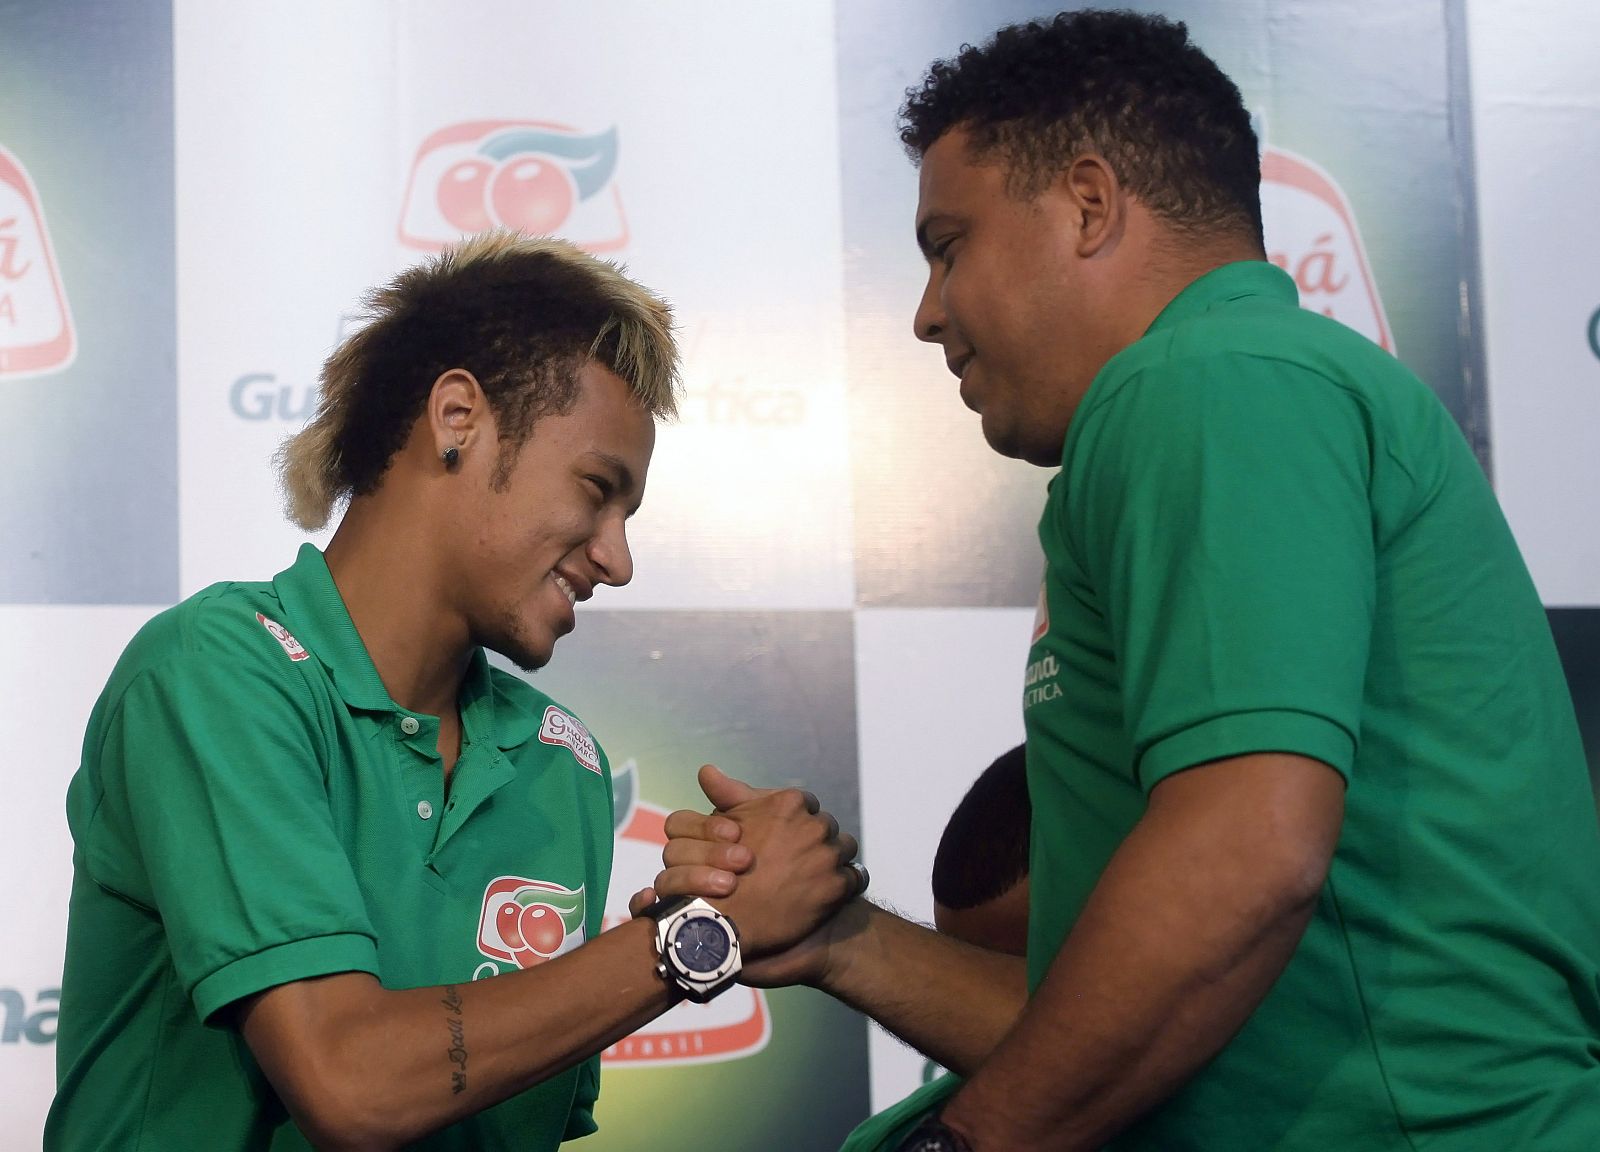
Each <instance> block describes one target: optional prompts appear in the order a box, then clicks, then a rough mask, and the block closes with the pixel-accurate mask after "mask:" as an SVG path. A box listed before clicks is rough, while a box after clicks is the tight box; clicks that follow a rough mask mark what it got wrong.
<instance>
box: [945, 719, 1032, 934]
mask: <svg viewBox="0 0 1600 1152" xmlns="http://www.w3.org/2000/svg"><path fill="white" fill-rule="evenodd" d="M1026 755H1027V754H1026V752H1025V750H1024V746H1023V745H1021V744H1018V745H1017V746H1016V747H1015V748H1012V749H1011V750H1010V751H1008V752H1003V753H1001V754H1000V756H998V757H996V759H995V761H994V763H992V764H990V765H989V766H988V767H987V768H985V769H984V770H983V772H982V773H981V774H980V775H979V776H978V778H977V779H976V780H974V781H973V782H972V787H971V788H969V789H967V794H966V795H965V796H963V797H962V798H961V803H959V804H957V805H956V810H955V812H953V813H952V814H951V816H950V821H949V823H947V824H946V825H945V826H944V835H943V836H941V837H940V838H939V847H938V850H937V851H936V852H935V853H934V856H933V898H934V899H935V900H937V901H938V902H939V903H940V904H943V905H944V906H945V907H946V908H953V909H957V910H959V909H965V908H975V907H977V906H978V905H979V904H983V903H985V902H987V901H989V900H993V899H995V898H996V897H997V896H1003V895H1004V894H1005V893H1006V892H1008V891H1010V890H1011V889H1012V888H1014V887H1015V886H1016V885H1017V884H1018V883H1020V882H1021V880H1022V878H1023V877H1024V876H1026V875H1027V874H1028V845H1029V842H1030V834H1029V833H1030V825H1031V823H1032V820H1033V805H1032V804H1031V803H1029V801H1028V771H1027V759H1026Z"/></svg>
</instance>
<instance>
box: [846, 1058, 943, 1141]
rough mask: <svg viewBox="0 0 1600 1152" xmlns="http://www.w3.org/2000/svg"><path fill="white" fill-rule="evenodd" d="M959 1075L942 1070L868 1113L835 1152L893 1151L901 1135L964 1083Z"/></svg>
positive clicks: (914, 1126) (936, 1109) (902, 1139)
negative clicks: (922, 1083) (901, 1098)
mask: <svg viewBox="0 0 1600 1152" xmlns="http://www.w3.org/2000/svg"><path fill="white" fill-rule="evenodd" d="M964 1083H965V1081H964V1080H962V1079H961V1077H959V1076H957V1075H955V1074H954V1073H952V1072H945V1073H943V1074H942V1075H940V1076H936V1077H934V1078H933V1079H932V1080H929V1081H928V1082H927V1083H925V1084H924V1085H922V1087H920V1088H918V1089H917V1090H916V1091H915V1092H913V1093H911V1094H910V1095H909V1096H907V1097H906V1098H905V1099H903V1100H899V1101H896V1102H895V1103H893V1104H891V1105H889V1107H887V1108H885V1109H884V1110H883V1111H882V1112H875V1113H873V1114H872V1115H871V1116H868V1117H867V1118H866V1119H865V1120H863V1121H862V1122H861V1123H860V1124H858V1125H856V1127H855V1129H854V1130H853V1131H852V1132H851V1133H850V1135H849V1136H847V1137H845V1141H844V1143H843V1144H842V1145H840V1146H839V1152H895V1149H896V1148H899V1147H900V1145H901V1143H902V1142H903V1141H904V1140H905V1138H906V1137H907V1136H909V1135H911V1132H912V1130H913V1129H914V1128H916V1126H917V1125H918V1124H920V1123H922V1121H923V1119H924V1118H926V1117H927V1116H928V1114H929V1113H931V1112H936V1111H938V1110H939V1109H940V1108H943V1107H944V1105H945V1101H947V1100H949V1099H950V1097H952V1096H954V1095H955V1094H956V1090H957V1089H958V1088H960V1087H961V1085H962V1084H964Z"/></svg>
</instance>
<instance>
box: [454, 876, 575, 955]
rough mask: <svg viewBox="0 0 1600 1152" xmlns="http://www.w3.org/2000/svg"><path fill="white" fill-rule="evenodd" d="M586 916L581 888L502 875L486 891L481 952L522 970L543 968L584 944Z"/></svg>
mask: <svg viewBox="0 0 1600 1152" xmlns="http://www.w3.org/2000/svg"><path fill="white" fill-rule="evenodd" d="M585 912H586V905H585V901H584V895H583V887H582V886H581V885H580V886H579V887H578V889H577V890H576V891H574V890H572V889H571V888H563V887H562V886H561V885H560V884H553V883H551V882H550V881H548V880H526V879H523V878H522V877H521V876H496V877H495V878H494V879H493V880H491V881H489V885H488V887H486V888H485V889H484V890H483V915H482V916H481V917H479V919H478V951H479V952H482V953H483V954H484V955H485V956H487V957H489V959H491V960H499V961H501V962H503V963H507V964H515V965H516V966H517V967H518V968H532V967H533V966H534V965H535V964H543V963H544V962H545V961H546V960H550V959H553V958H554V957H556V956H560V955H562V954H563V953H566V952H571V951H572V950H573V949H574V948H576V947H577V946H578V945H579V944H582V943H583V941H584V923H585ZM487 967H490V968H492V965H491V966H487ZM474 978H475V979H476V977H474Z"/></svg>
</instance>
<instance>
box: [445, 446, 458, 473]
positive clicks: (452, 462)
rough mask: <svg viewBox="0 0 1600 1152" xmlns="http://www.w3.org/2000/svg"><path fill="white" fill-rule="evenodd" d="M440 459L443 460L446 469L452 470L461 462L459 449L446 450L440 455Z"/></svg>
mask: <svg viewBox="0 0 1600 1152" xmlns="http://www.w3.org/2000/svg"><path fill="white" fill-rule="evenodd" d="M441 458H442V459H443V460H444V466H445V467H446V468H454V467H455V466H456V465H457V464H459V463H460V462H461V449H459V448H455V447H450V448H446V449H445V450H444V452H443V453H441Z"/></svg>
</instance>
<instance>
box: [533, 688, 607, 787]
mask: <svg viewBox="0 0 1600 1152" xmlns="http://www.w3.org/2000/svg"><path fill="white" fill-rule="evenodd" d="M539 739H540V740H542V741H544V743H546V744H559V745H561V746H562V747H563V748H566V749H568V750H569V751H570V752H571V753H572V756H573V759H575V760H577V762H578V763H579V764H582V765H583V766H584V767H585V768H587V769H588V770H589V771H591V772H593V773H595V774H597V775H598V774H599V772H600V749H599V747H598V746H597V745H596V744H595V742H594V737H593V736H591V735H589V729H587V728H585V727H584V726H583V722H582V721H581V720H579V719H578V718H577V717H575V716H572V715H570V714H569V713H566V712H563V711H562V710H561V709H559V708H557V707H556V706H555V705H554V704H552V705H550V706H549V707H548V708H546V709H545V710H544V722H543V723H542V724H540V725H539Z"/></svg>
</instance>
